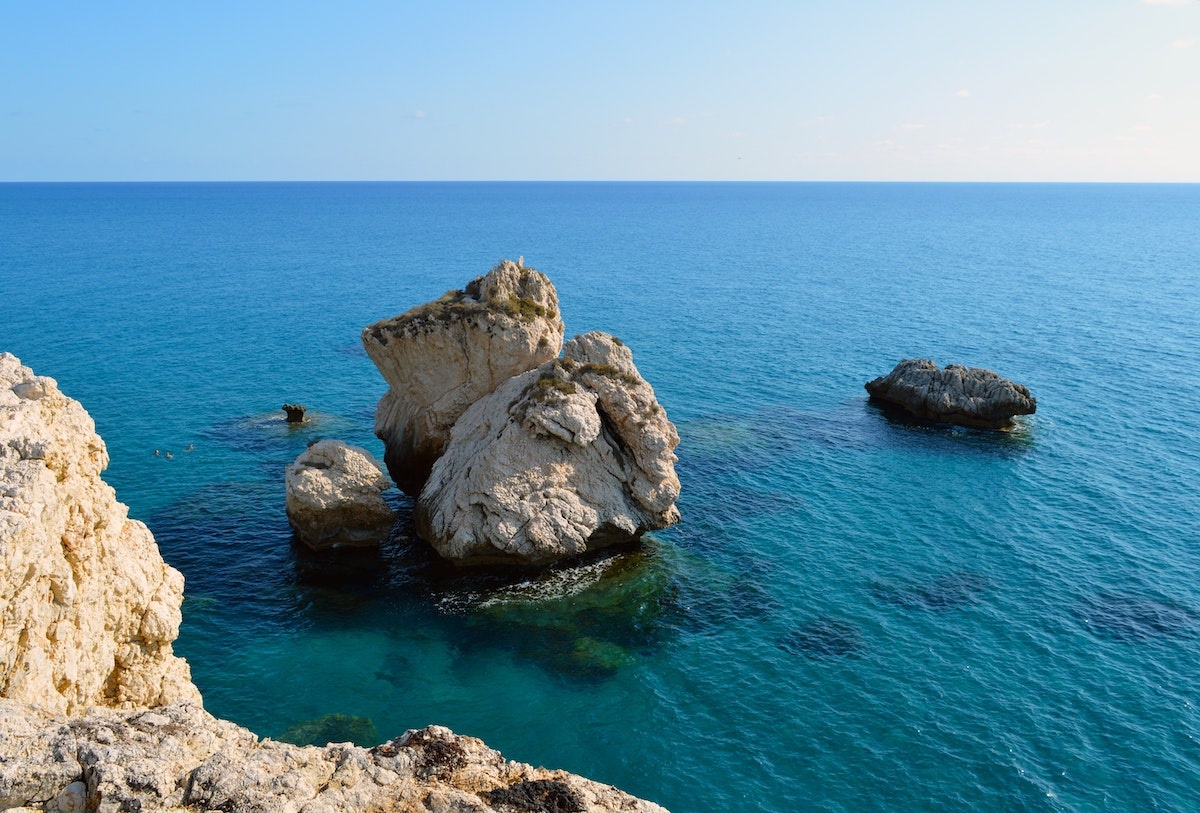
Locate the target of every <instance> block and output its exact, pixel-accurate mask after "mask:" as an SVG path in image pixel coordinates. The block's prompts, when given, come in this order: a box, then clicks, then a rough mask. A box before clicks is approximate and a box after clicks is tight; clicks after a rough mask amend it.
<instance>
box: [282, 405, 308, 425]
mask: <svg viewBox="0 0 1200 813" xmlns="http://www.w3.org/2000/svg"><path fill="white" fill-rule="evenodd" d="M283 412H284V414H285V415H287V422H288V423H304V405H303V404H284V405H283Z"/></svg>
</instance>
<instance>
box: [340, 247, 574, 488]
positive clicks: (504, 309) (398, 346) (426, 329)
mask: <svg viewBox="0 0 1200 813" xmlns="http://www.w3.org/2000/svg"><path fill="white" fill-rule="evenodd" d="M562 340H563V322H562V318H561V316H560V315H559V310H558V294H557V292H556V291H555V290H554V285H553V284H552V283H551V282H550V280H549V279H547V278H546V276H545V275H544V274H541V273H540V272H538V271H535V270H534V269H532V268H526V267H525V266H524V265H522V264H521V263H520V262H515V263H514V262H512V261H510V260H502V261H501V262H500V264H499V265H497V266H496V267H495V268H493V269H492V270H491V271H489V272H488V273H487V275H486V276H483V277H477V278H475V279H474V280H472V281H471V282H470V283H469V284H468V285H467V287H466V288H465V289H464V290H461V291H457V290H456V291H450V292H448V293H446V294H445V295H444V296H442V297H441V298H440V299H438V300H436V301H434V302H429V303H426V304H424V305H420V306H418V307H416V308H412V309H411V310H408V311H405V312H404V313H402V314H400V315H399V316H396V317H393V318H391V319H385V320H383V321H381V322H377V323H375V324H373V325H371V326H369V327H367V328H366V329H364V330H363V332H362V342H363V346H364V347H365V348H366V351H367V355H369V356H370V357H371V360H372V361H373V362H375V366H376V367H378V368H379V372H380V373H382V374H383V377H384V379H385V380H386V381H387V383H388V388H389V389H388V391H387V392H386V393H385V394H384V396H383V398H382V399H381V400H380V402H379V406H378V408H377V409H376V412H375V434H376V435H378V436H379V438H380V439H381V440H383V442H384V447H385V451H384V462H385V463H386V464H387V468H388V472H389V473H390V474H391V476H392V479H393V480H395V481H396V484H397V485H398V486H400V488H402V489H403V490H404V491H406V492H408V493H409V494H411V495H413V496H416V495H417V494H418V493H419V492H420V490H421V487H422V486H423V485H424V483H425V480H426V478H427V477H428V476H429V471H430V469H431V468H432V466H433V462H434V461H435V460H436V459H437V458H438V457H439V456H440V455H441V453H442V450H443V448H444V447H445V444H446V441H447V440H448V439H449V436H450V428H451V427H452V426H454V423H455V421H457V420H458V418H459V416H461V415H462V414H463V412H465V411H466V410H467V407H469V406H471V404H473V403H475V402H476V401H477V400H479V398H481V397H482V396H484V395H486V394H487V393H489V392H491V391H492V390H494V389H495V388H496V387H497V386H499V385H500V384H501V383H503V382H504V381H507V380H508V379H509V378H511V377H512V376H514V375H518V374H520V373H523V372H525V371H526V370H531V369H533V368H534V367H536V366H538V365H539V364H541V363H543V362H545V361H548V360H549V359H552V358H554V357H555V356H557V355H558V353H559V350H560V349H561V348H562Z"/></svg>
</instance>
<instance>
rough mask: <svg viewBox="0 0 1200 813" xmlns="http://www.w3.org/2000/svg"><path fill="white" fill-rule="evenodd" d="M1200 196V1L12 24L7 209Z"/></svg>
mask: <svg viewBox="0 0 1200 813" xmlns="http://www.w3.org/2000/svg"><path fill="white" fill-rule="evenodd" d="M100 180H106V181H107V180H112V181H143V180H145V181H153V180H787V181H808V180H812V181H821V180H849V181H1136V182H1143V181H1146V182H1154V181H1167V182H1200V0H904V2H897V1H896V0H880V1H878V2H877V1H876V0H840V1H839V0H828V1H827V2H816V1H815V0H811V1H809V0H791V2H765V1H759V0H739V1H738V2H733V1H732V0H730V1H729V2H721V3H706V2H655V0H641V1H640V2H625V1H624V0H606V2H584V1H583V0H578V1H577V2H571V1H570V0H556V2H503V1H502V0H494V1H493V2H460V1H459V0H441V2H416V1H415V0H414V1H413V2H400V1H399V0H395V1H393V2H383V1H382V0H361V1H359V2H356V1H355V0H342V2H337V3H333V2H306V1H305V0H292V1H291V2H287V3H283V2H268V1H267V0H263V1H262V2H253V0H249V1H248V0H241V2H222V1H221V0H210V1H209V2H204V3H199V2H166V3H164V2H161V0H156V1H155V2H122V0H107V2H90V1H89V2H67V1H66V0H64V1H63V2H53V0H46V1H45V2H37V1H36V0H0V181H100Z"/></svg>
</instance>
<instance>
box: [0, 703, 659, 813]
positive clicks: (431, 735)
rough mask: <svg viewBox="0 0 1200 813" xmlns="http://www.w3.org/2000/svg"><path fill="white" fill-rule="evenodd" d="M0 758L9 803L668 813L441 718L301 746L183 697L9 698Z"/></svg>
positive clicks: (159, 809) (164, 811)
mask: <svg viewBox="0 0 1200 813" xmlns="http://www.w3.org/2000/svg"><path fill="white" fill-rule="evenodd" d="M0 755H3V757H4V759H2V760H0V809H4V810H8V809H10V808H13V807H18V806H28V807H30V808H34V807H35V806H36V809H38V810H43V809H45V810H48V811H52V813H66V812H67V811H74V810H79V811H83V810H85V809H86V810H97V809H99V810H104V811H109V810H111V811H117V810H139V811H141V812H142V813H194V812H195V811H217V810H235V811H262V813H266V812H267V811H270V812H271V813H276V811H278V813H298V811H306V813H341V812H342V811H397V813H400V812H401V811H404V813H417V811H429V812H430V813H435V812H439V813H440V812H444V811H472V812H473V813H513V811H543V810H544V811H579V813H617V811H622V812H623V813H665V811H664V810H663V808H661V807H659V806H658V805H656V804H653V803H651V802H646V801H642V800H640V799H637V798H634V797H633V796H630V795H629V794H627V793H623V792H622V791H619V790H617V789H616V788H614V787H611V786H608V785H602V784H599V783H597V782H592V781H590V780H588V779H584V778H582V777H579V776H574V775H572V774H568V773H566V772H564V771H549V770H546V769H545V768H534V767H532V766H529V765H523V764H521V763H518V762H509V761H507V760H505V759H504V757H503V756H501V755H500V753H499V752H497V751H494V750H492V749H491V748H488V747H487V746H486V745H484V744H483V743H482V742H481V741H479V740H477V739H475V738H473V737H463V736H459V735H457V734H455V733H453V732H452V731H450V730H449V729H447V728H442V727H440V726H429V727H427V728H423V729H418V730H414V731H409V732H407V733H406V734H405V735H404V736H402V737H399V738H398V739H395V740H392V741H390V742H386V743H383V744H382V745H379V746H376V747H375V748H369V749H368V748H359V747H356V746H354V745H351V744H349V743H340V744H330V745H327V746H303V747H302V746H296V745H289V744H287V743H281V742H272V741H271V740H260V739H259V738H258V737H256V736H255V735H254V734H253V733H251V732H250V731H247V730H246V729H244V728H241V727H239V726H236V725H234V724H233V723H229V722H226V721H224V720H218V719H216V718H214V717H212V716H211V715H209V714H207V713H206V712H205V711H204V710H203V709H201V708H200V707H199V706H197V705H193V704H191V703H183V702H181V703H173V704H171V705H169V706H165V707H162V708H157V709H151V710H148V711H136V712H128V711H126V712H113V711H107V710H103V709H93V710H91V711H90V712H89V713H88V714H87V715H86V716H81V717H77V718H74V719H64V718H62V717H56V716H54V715H51V714H48V713H46V712H45V711H42V710H40V709H36V708H34V707H32V706H29V705H26V704H20V703H14V702H11V701H6V700H2V699H0ZM84 766H86V770H83V767H84ZM46 800H52V801H51V802H50V804H49V805H47V806H45V807H43V805H44V804H45V803H46ZM81 802H82V804H81ZM85 805H87V806H86V807H85ZM97 805H99V807H97Z"/></svg>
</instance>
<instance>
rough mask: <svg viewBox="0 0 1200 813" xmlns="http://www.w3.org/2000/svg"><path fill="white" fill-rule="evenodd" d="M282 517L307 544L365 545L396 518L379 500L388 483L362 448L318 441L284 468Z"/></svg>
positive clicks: (388, 529) (383, 536)
mask: <svg viewBox="0 0 1200 813" xmlns="http://www.w3.org/2000/svg"><path fill="white" fill-rule="evenodd" d="M285 486H286V489H287V517H288V522H289V523H291V526H292V528H294V529H295V530H296V534H297V536H299V537H300V541H301V542H304V543H305V544H306V545H308V546H309V547H310V548H328V547H338V546H342V545H355V546H370V545H377V544H378V543H379V542H380V541H381V540H383V539H386V538H387V535H388V533H390V532H391V530H392V525H394V524H395V522H396V515H395V512H393V511H392V509H391V508H390V507H389V506H388V504H387V503H386V502H384V499H383V492H384V491H386V490H387V489H389V488H391V487H392V483H391V481H390V480H388V478H387V475H386V474H384V473H383V469H382V468H381V467H380V465H379V463H378V462H377V461H376V460H375V458H374V457H372V456H371V453H370V452H368V451H367V450H366V449H362V448H359V447H358V446H349V445H347V444H345V443H343V442H342V441H340V440H320V441H317V442H316V443H314V444H312V445H311V446H309V447H308V448H307V449H305V450H304V452H302V453H301V454H300V456H299V457H297V458H296V459H295V461H293V462H292V464H291V465H290V466H288V467H287V472H286V474H285Z"/></svg>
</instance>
